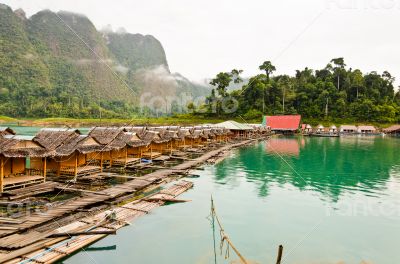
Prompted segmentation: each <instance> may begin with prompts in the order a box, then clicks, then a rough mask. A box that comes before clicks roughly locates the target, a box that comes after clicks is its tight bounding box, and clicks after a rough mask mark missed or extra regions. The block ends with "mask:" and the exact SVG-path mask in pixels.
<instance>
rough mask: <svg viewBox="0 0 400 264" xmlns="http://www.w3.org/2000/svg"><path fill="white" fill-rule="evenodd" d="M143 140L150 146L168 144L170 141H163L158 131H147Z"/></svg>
mask: <svg viewBox="0 0 400 264" xmlns="http://www.w3.org/2000/svg"><path fill="white" fill-rule="evenodd" d="M141 139H142V140H143V141H144V142H145V143H146V144H150V143H152V142H154V143H164V142H168V141H169V140H166V139H162V138H161V136H160V133H159V132H157V131H146V133H145V134H144V135H143V136H142V137H141Z"/></svg>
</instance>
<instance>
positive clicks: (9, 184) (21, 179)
mask: <svg viewBox="0 0 400 264" xmlns="http://www.w3.org/2000/svg"><path fill="white" fill-rule="evenodd" d="M42 182H44V177H43V176H30V175H18V176H14V177H6V178H4V190H9V189H15V188H24V187H26V186H29V185H32V184H37V183H42Z"/></svg>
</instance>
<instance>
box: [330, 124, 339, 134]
mask: <svg viewBox="0 0 400 264" xmlns="http://www.w3.org/2000/svg"><path fill="white" fill-rule="evenodd" d="M329 133H337V127H336V126H335V125H332V126H331V127H330V128H329Z"/></svg>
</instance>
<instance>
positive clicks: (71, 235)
mask: <svg viewBox="0 0 400 264" xmlns="http://www.w3.org/2000/svg"><path fill="white" fill-rule="evenodd" d="M116 233H117V231H116V230H103V231H83V232H69V233H55V234H52V235H50V237H73V236H83V235H85V236H93V235H115V234H116Z"/></svg>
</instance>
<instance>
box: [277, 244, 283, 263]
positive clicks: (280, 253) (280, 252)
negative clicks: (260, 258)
mask: <svg viewBox="0 0 400 264" xmlns="http://www.w3.org/2000/svg"><path fill="white" fill-rule="evenodd" d="M282 253H283V246H282V245H279V248H278V257H277V258H276V264H281V260H282Z"/></svg>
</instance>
